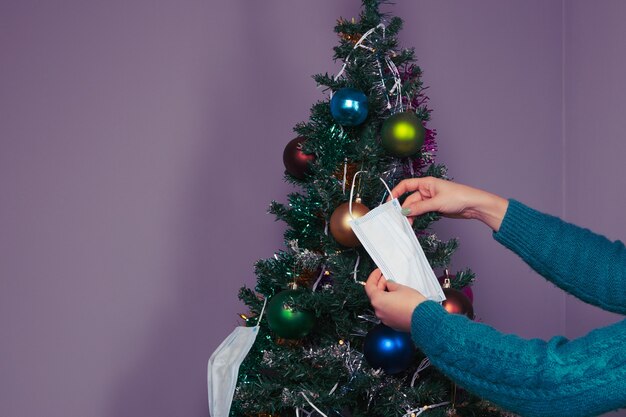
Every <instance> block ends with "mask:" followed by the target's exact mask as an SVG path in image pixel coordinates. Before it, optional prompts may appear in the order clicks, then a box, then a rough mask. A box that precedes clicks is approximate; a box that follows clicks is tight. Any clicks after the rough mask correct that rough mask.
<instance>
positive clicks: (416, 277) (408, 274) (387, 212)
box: [349, 172, 446, 302]
mask: <svg viewBox="0 0 626 417" xmlns="http://www.w3.org/2000/svg"><path fill="white" fill-rule="evenodd" d="M359 173H360V172H357V174H355V176H354V178H355V179H356V176H357V175H358V174H359ZM381 181H382V182H383V184H385V187H386V188H387V190H388V191H389V195H391V190H390V189H389V187H388V186H387V184H386V183H385V181H383V180H382V179H381ZM354 183H355V181H354V180H353V181H352V190H351V191H350V213H352V197H353V193H354ZM401 210H402V207H401V206H400V202H399V201H398V199H397V198H394V199H393V200H391V201H388V202H387V203H385V204H382V205H380V206H378V207H376V208H375V209H373V210H371V211H370V212H369V213H367V214H366V215H364V216H362V217H359V218H357V219H354V218H353V219H352V220H350V221H349V223H350V226H351V227H352V231H353V232H354V234H355V235H356V236H357V237H358V238H359V241H360V242H361V244H363V247H364V248H365V250H366V251H367V253H368V254H369V255H370V256H371V257H372V259H373V260H374V262H375V263H376V265H377V266H378V267H379V268H380V270H381V271H382V273H383V275H384V276H385V278H386V279H388V280H390V281H395V282H397V283H399V284H403V285H406V286H409V287H411V288H414V289H416V290H418V291H419V292H420V293H422V294H423V295H424V297H426V298H428V299H430V300H433V301H437V302H442V301H444V300H445V299H446V297H445V295H444V294H443V290H442V289H441V286H440V285H439V281H438V280H437V277H436V276H435V273H434V272H433V270H432V268H431V267H430V264H429V263H428V260H427V259H426V255H424V250H423V249H422V246H421V245H420V244H419V242H418V240H417V236H415V231H414V230H413V228H412V227H411V224H410V223H409V221H408V219H407V218H406V217H405V216H403V215H402V213H401Z"/></svg>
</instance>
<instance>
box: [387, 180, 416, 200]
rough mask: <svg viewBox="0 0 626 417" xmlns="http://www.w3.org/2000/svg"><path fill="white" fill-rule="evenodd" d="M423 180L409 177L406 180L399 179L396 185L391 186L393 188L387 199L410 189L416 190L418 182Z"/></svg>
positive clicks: (396, 196) (398, 195)
mask: <svg viewBox="0 0 626 417" xmlns="http://www.w3.org/2000/svg"><path fill="white" fill-rule="evenodd" d="M423 182H424V179H423V178H409V179H406V180H402V181H400V183H398V185H396V186H395V187H393V190H391V195H390V196H389V198H388V199H387V200H388V201H389V200H391V199H393V198H398V197H400V196H401V195H402V194H404V193H408V192H410V191H416V190H418V189H419V187H420V184H422V183H423Z"/></svg>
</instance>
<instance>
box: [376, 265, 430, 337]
mask: <svg viewBox="0 0 626 417" xmlns="http://www.w3.org/2000/svg"><path fill="white" fill-rule="evenodd" d="M385 290H387V291H385ZM365 292H366V293H367V296H368V297H369V299H370V303H372V307H374V311H375V312H376V316H377V317H378V318H379V319H380V320H381V321H382V322H383V323H385V324H386V325H387V326H389V327H391V328H394V329H396V330H400V331H403V332H410V331H411V317H412V316H413V310H415V307H417V306H418V305H419V304H420V303H422V302H424V301H426V297H424V296H423V295H422V294H421V293H420V292H419V291H417V290H414V289H413V288H410V287H407V286H405V285H401V284H398V283H395V282H393V281H387V280H386V279H385V277H383V275H382V273H381V272H380V269H375V270H374V271H372V273H371V274H370V276H369V278H368V279H367V282H366V283H365Z"/></svg>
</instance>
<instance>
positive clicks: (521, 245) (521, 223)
mask: <svg viewBox="0 0 626 417" xmlns="http://www.w3.org/2000/svg"><path fill="white" fill-rule="evenodd" d="M550 217H552V216H550V215H547V214H544V213H541V212H539V211H536V210H534V209H532V208H530V207H528V206H526V205H524V204H522V203H520V202H519V201H517V200H514V199H509V206H508V208H507V210H506V213H505V214H504V218H503V219H502V224H501V225H500V229H499V230H498V231H497V232H493V238H494V239H495V240H496V241H498V242H500V243H501V244H502V245H504V246H506V247H507V248H509V249H512V250H513V251H518V250H520V249H521V250H524V249H532V248H531V247H528V248H526V247H527V246H529V245H530V246H532V245H535V244H536V243H537V241H536V240H535V239H534V238H531V235H532V234H533V233H537V232H538V230H537V225H538V224H542V223H543V222H545V221H546V218H550Z"/></svg>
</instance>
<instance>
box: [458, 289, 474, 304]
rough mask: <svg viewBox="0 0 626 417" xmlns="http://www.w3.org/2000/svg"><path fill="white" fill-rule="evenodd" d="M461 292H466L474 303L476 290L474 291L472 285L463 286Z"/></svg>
mask: <svg viewBox="0 0 626 417" xmlns="http://www.w3.org/2000/svg"><path fill="white" fill-rule="evenodd" d="M461 292H462V293H463V294H465V296H466V297H467V298H469V300H470V302H471V303H472V304H473V303H474V291H472V287H470V286H469V285H468V286H467V287H463V288H461Z"/></svg>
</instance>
